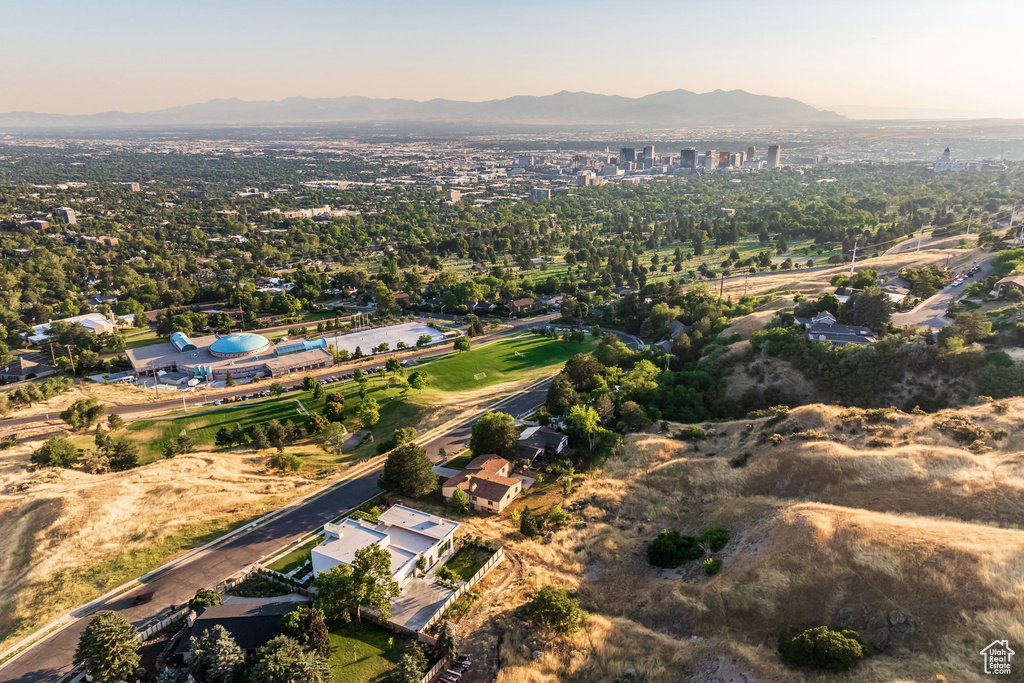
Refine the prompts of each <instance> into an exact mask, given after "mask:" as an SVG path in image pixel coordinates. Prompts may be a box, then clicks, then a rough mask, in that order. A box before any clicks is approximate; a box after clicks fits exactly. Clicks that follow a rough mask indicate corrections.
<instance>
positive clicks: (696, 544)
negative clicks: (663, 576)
mask: <svg viewBox="0 0 1024 683" xmlns="http://www.w3.org/2000/svg"><path fill="white" fill-rule="evenodd" d="M728 542H729V532H728V531H727V530H725V529H720V528H717V529H708V530H707V531H705V532H704V533H703V534H701V535H700V536H684V535H682V534H680V533H679V532H678V531H676V530H675V529H662V530H661V532H660V533H659V534H658V536H657V537H656V538H655V539H654V540H653V541H651V542H650V543H648V544H647V559H648V560H649V561H650V563H651V564H653V565H654V566H655V567H661V568H663V569H674V568H675V567H678V566H679V565H681V564H682V563H683V562H690V561H692V560H699V559H700V558H701V557H703V556H704V548H705V547H707V548H708V549H709V550H710V551H711V552H717V551H719V550H721V549H722V548H724V547H725V544H726V543H728Z"/></svg>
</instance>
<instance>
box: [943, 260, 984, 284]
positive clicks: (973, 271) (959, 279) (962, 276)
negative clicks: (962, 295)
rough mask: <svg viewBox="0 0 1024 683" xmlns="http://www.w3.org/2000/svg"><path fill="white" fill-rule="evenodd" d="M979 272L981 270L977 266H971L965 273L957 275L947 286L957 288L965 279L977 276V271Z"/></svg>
mask: <svg viewBox="0 0 1024 683" xmlns="http://www.w3.org/2000/svg"><path fill="white" fill-rule="evenodd" d="M980 270H981V266H979V265H974V266H971V267H970V268H969V269H968V270H967V272H964V273H960V274H959V275H957V276H956V279H954V280H953V281H952V282H950V283H949V286H950V287H959V286H960V285H962V284H963V283H964V281H965V280H966V279H967V278H969V277H972V276H973V275H975V274H977V273H978V271H980Z"/></svg>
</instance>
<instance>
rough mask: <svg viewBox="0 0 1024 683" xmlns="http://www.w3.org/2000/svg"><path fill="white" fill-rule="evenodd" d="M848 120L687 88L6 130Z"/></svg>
mask: <svg viewBox="0 0 1024 683" xmlns="http://www.w3.org/2000/svg"><path fill="white" fill-rule="evenodd" d="M842 120H843V117H842V116H840V115H839V114H836V113H834V112H829V111H822V110H819V109H816V108H814V107H812V106H810V105H808V104H804V103H803V102H800V101H798V100H794V99H791V98H787V97H773V96H768V95H753V94H751V93H748V92H746V91H744V90H721V89H718V90H713V91H711V92H707V93H695V92H691V91H689V90H684V89H682V88H679V89H676V90H663V91H661V92H656V93H651V94H650V95H645V96H643V97H623V96H621V95H601V94H596V93H590V92H585V91H570V90H560V91H559V92H557V93H554V94H552V95H517V96H513V97H506V98H504V99H497V100H487V101H481V102H466V101H459V100H448V99H441V98H438V99H431V100H427V101H424V102H420V101H416V100H408V99H401V98H388V99H380V98H369V97H361V96H345V97H333V98H331V97H322V98H308V97H304V96H301V95H296V96H293V97H287V98H285V99H282V100H275V101H272V100H263V101H247V100H241V99H238V98H235V97H232V98H216V99H212V100H209V101H207V102H202V103H199V104H190V105H182V106H177V107H170V108H167V109H161V110H158V111H151V112H145V113H136V114H127V113H124V112H116V111H115V112H104V113H102V114H92V115H81V116H67V115H59V114H37V113H32V112H12V113H8V114H0V126H6V127H30V126H50V127H53V126H62V127H63V126H94V127H95V126H109V127H118V128H131V127H144V126H154V125H161V126H163V125H174V126H210V125H253V126H259V125H279V124H330V123H345V124H356V123H382V122H393V123H399V122H422V123H426V122H430V123H446V122H448V123H463V122H473V123H495V124H547V125H607V126H617V125H644V126H652V127H659V126H721V125H786V124H809V123H811V124H813V123H833V122H837V121H842Z"/></svg>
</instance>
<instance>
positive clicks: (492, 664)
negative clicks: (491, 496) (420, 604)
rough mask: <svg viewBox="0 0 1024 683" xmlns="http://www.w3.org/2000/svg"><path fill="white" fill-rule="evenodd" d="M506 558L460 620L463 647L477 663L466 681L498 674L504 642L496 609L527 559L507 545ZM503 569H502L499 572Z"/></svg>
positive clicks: (480, 681) (485, 681)
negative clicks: (496, 622) (523, 558)
mask: <svg viewBox="0 0 1024 683" xmlns="http://www.w3.org/2000/svg"><path fill="white" fill-rule="evenodd" d="M505 559H506V562H502V563H501V565H500V566H499V567H498V568H497V569H496V570H495V571H493V572H492V573H491V574H490V576H488V577H487V578H486V579H484V581H483V582H482V583H481V585H482V586H483V592H482V593H481V595H480V599H479V600H477V601H476V605H475V607H474V608H473V609H472V610H471V611H470V613H469V614H468V615H467V616H466V618H465V619H463V620H462V621H461V622H459V625H458V626H459V633H460V634H461V635H462V643H461V647H460V648H459V649H460V650H461V651H462V652H463V653H464V654H468V655H469V656H470V657H471V658H472V660H473V667H472V668H471V669H470V670H469V671H467V672H466V674H465V675H463V677H462V683H490V681H493V680H495V678H496V677H497V675H498V665H499V664H500V657H499V655H498V648H499V647H500V645H501V640H500V635H499V633H498V630H497V628H496V627H495V624H494V612H495V609H496V608H497V609H503V605H502V601H501V596H502V595H503V594H504V593H505V592H506V591H507V590H508V589H509V588H510V587H511V586H512V584H513V583H515V582H516V581H519V580H520V579H521V577H522V575H523V562H522V560H521V559H519V556H518V555H516V553H514V552H512V551H511V550H509V549H508V547H506V548H505ZM499 572H500V573H499Z"/></svg>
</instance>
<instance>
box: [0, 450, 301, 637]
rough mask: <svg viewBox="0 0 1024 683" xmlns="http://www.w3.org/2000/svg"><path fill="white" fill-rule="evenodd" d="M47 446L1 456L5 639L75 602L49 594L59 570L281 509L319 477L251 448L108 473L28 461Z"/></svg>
mask: <svg viewBox="0 0 1024 683" xmlns="http://www.w3.org/2000/svg"><path fill="white" fill-rule="evenodd" d="M38 444H39V441H38V440H36V441H27V442H24V443H22V444H20V445H19V446H17V447H16V448H14V449H12V450H10V451H5V452H3V454H2V455H0V490H2V491H3V492H4V495H3V496H2V497H0V595H2V596H3V609H0V613H2V616H0V636H4V637H6V636H7V635H9V634H10V630H11V628H12V625H14V624H16V623H17V622H18V620H20V619H22V618H30V619H31V620H32V621H33V622H35V623H38V622H40V621H44V620H45V619H47V618H52V617H53V616H55V615H56V613H58V612H59V609H60V608H67V607H69V606H73V605H74V604H75V603H74V601H73V599H72V600H71V602H70V603H69V602H68V600H67V599H66V598H71V596H61V599H60V600H54V601H48V600H42V601H41V600H40V593H39V591H40V590H41V588H42V587H44V586H45V584H44V583H43V582H44V581H45V580H47V579H48V577H52V576H53V575H54V574H55V573H57V572H61V571H65V570H69V569H83V568H88V567H90V566H95V565H98V564H100V563H102V562H104V561H107V560H109V559H110V558H111V557H114V556H117V555H121V554H123V553H126V552H132V551H135V550H142V549H147V548H153V547H154V546H156V545H158V544H160V543H161V542H162V541H163V540H164V539H166V538H168V537H169V536H171V535H173V534H175V533H176V532H179V531H182V530H187V529H189V528H190V527H191V526H192V525H196V524H200V523H207V522H209V520H225V521H230V520H235V519H241V518H243V517H246V516H251V515H253V514H257V513H258V512H259V511H260V510H261V509H262V508H263V506H266V508H267V509H273V508H275V507H277V506H279V505H281V504H282V503H283V502H284V501H285V500H287V499H290V498H293V497H295V496H297V495H299V494H300V493H302V492H304V491H306V490H308V489H310V488H312V486H313V485H314V484H315V482H314V481H313V480H310V479H306V478H303V477H298V476H284V475H279V474H276V473H270V472H268V471H266V461H267V458H266V457H265V456H260V455H258V454H256V453H254V452H252V451H229V452H223V453H216V454H209V453H193V454H189V455H183V456H178V457H176V458H174V459H172V460H158V461H156V462H154V463H152V464H150V465H147V466H145V467H141V468H138V469H135V470H129V471H127V472H115V473H109V474H103V475H91V474H87V473H85V472H82V471H78V470H41V471H38V472H32V471H31V470H29V469H27V468H26V467H25V465H26V464H27V459H28V454H29V453H30V452H31V451H32V450H33V449H34V448H35V447H37V446H38ZM140 573H141V572H140ZM127 578H133V577H127ZM96 588H97V589H98V588H99V586H96ZM66 590H68V592H76V591H77V593H76V595H77V596H78V597H80V598H81V599H83V600H87V599H90V598H91V597H94V596H95V595H96V594H98V593H100V592H102V591H101V590H97V591H91V589H90V587H89V585H81V586H74V587H71V586H68V587H66ZM30 602H32V603H33V605H32V607H31V608H29V606H28V605H29V603H30ZM53 610H58V612H54V611H53Z"/></svg>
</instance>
